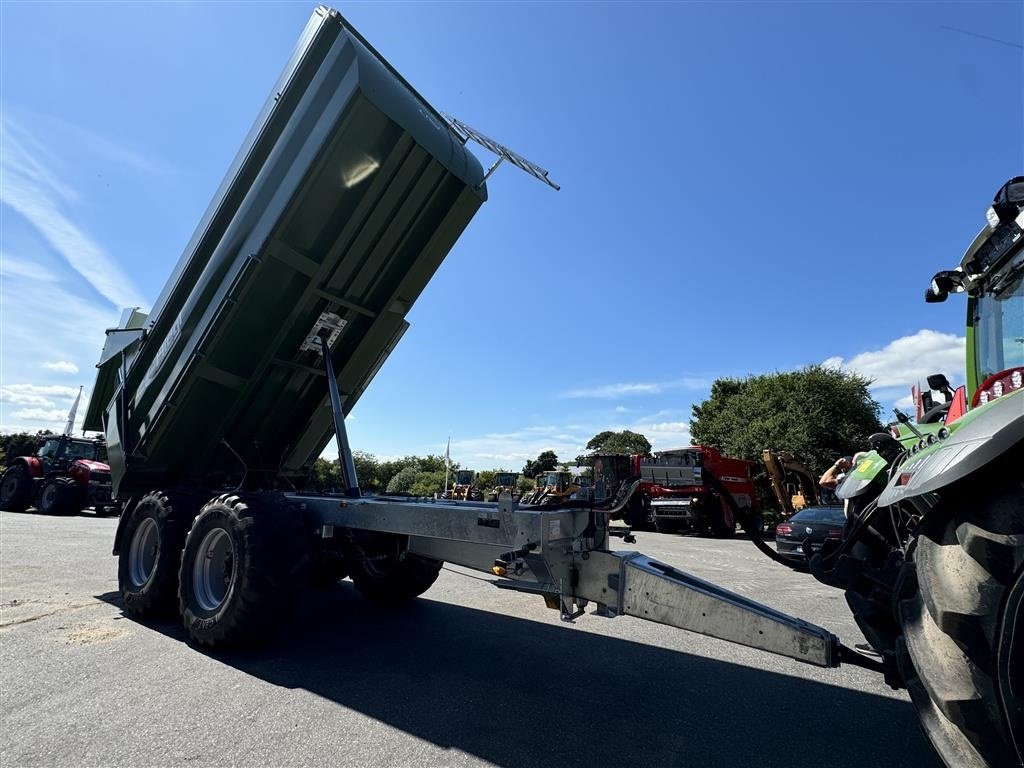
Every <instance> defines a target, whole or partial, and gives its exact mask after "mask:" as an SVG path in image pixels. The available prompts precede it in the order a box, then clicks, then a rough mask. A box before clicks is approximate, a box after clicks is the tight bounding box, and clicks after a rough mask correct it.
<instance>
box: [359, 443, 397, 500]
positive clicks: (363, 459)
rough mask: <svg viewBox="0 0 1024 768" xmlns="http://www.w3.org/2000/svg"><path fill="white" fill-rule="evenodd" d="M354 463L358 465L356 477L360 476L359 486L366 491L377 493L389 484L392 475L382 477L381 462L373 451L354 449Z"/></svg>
mask: <svg viewBox="0 0 1024 768" xmlns="http://www.w3.org/2000/svg"><path fill="white" fill-rule="evenodd" d="M352 463H353V464H355V465H356V477H357V478H359V487H360V488H362V489H363V490H364V491H370V492H373V493H377V492H379V491H383V490H384V487H385V486H386V485H387V484H388V480H390V479H391V478H390V477H386V478H382V477H381V473H380V462H379V461H377V457H376V456H374V455H373V454H372V453H367V452H366V451H353V452H352Z"/></svg>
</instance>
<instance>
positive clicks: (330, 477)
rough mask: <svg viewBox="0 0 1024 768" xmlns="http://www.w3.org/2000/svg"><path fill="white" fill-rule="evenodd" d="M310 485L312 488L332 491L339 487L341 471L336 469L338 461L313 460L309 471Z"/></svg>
mask: <svg viewBox="0 0 1024 768" xmlns="http://www.w3.org/2000/svg"><path fill="white" fill-rule="evenodd" d="M309 482H310V485H312V486H313V490H317V491H332V490H340V489H341V472H340V471H339V470H338V461H337V459H335V460H334V461H328V460H327V459H322V458H321V459H317V460H316V461H314V462H313V471H312V472H311V473H310V479H309Z"/></svg>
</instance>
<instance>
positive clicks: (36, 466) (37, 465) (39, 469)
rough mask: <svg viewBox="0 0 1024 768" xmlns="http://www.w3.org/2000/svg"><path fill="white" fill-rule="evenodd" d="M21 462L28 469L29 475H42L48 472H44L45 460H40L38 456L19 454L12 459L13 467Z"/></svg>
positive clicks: (33, 476)
mask: <svg viewBox="0 0 1024 768" xmlns="http://www.w3.org/2000/svg"><path fill="white" fill-rule="evenodd" d="M19 464H20V465H21V466H23V467H25V469H27V470H28V476H29V477H32V478H36V477H42V476H43V475H44V474H46V473H45V472H43V462H41V461H40V460H39V457H38V456H17V457H15V458H14V459H13V460H12V461H11V466H12V467H15V466H18V465H19Z"/></svg>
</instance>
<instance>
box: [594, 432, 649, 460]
mask: <svg viewBox="0 0 1024 768" xmlns="http://www.w3.org/2000/svg"><path fill="white" fill-rule="evenodd" d="M587 450H588V451H593V452H595V453H626V454H630V455H632V454H634V453H639V454H640V455H642V456H647V455H649V454H650V452H651V441H650V440H648V439H647V438H646V437H644V436H643V435H641V434H640V433H639V432H633V431H631V430H629V429H624V430H622V431H621V432H613V431H611V430H610V429H606V430H605V431H604V432H598V433H597V434H596V435H594V436H593V437H592V438H590V442H588V443H587Z"/></svg>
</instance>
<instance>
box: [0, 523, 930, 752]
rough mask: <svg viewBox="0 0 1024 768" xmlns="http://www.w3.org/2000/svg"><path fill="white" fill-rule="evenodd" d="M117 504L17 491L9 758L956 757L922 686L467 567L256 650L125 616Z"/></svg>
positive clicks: (348, 603)
mask: <svg viewBox="0 0 1024 768" xmlns="http://www.w3.org/2000/svg"><path fill="white" fill-rule="evenodd" d="M116 524H117V521H116V519H101V518H95V517H92V516H91V515H88V514H83V515H81V516H77V517H65V518H56V517H45V516H41V515H36V514H29V513H25V514H16V513H8V512H4V513H0V765H2V766H5V768H13V767H14V766H37V765H39V766H43V765H45V766H75V767H76V768H77V767H78V766H218V767H220V766H231V765H239V766H242V765H244V766H250V765H253V766H264V765H266V766H298V765H335V766H403V767H404V766H430V768H440V767H441V766H479V765H497V766H506V767H507V768H546V767H547V766H551V767H552V768H554V767H555V766H557V767H558V768H566V767H568V766H577V765H579V766H584V765H585V766H618V765H637V766H645V767H648V766H649V767H651V768H660V766H700V767H702V768H713V767H721V768H738V767H739V766H759V767H767V766H786V767H790V766H793V767H796V766H813V767H814V768H827V767H828V766H837V767H839V766H842V767H844V768H847V767H852V766H922V767H924V768H933V767H934V766H938V765H939V763H938V761H937V759H936V758H935V757H934V756H933V754H932V752H931V750H930V748H929V746H928V745H927V742H926V741H925V739H924V737H923V736H922V735H921V734H920V731H919V729H918V726H917V721H916V718H915V715H914V712H913V709H912V707H911V705H910V703H909V700H908V698H907V696H906V693H905V692H903V691H892V690H890V689H889V688H888V687H887V686H886V685H885V683H884V682H883V681H882V679H881V677H880V676H879V675H876V674H874V673H871V672H868V671H866V670H862V669H858V668H855V667H843V668H841V669H838V670H823V669H818V668H815V667H810V666H807V665H804V664H800V663H798V662H795V661H790V660H788V659H784V658H779V657H775V656H772V655H769V654H766V653H762V652H758V651H754V650H749V649H746V648H742V647H739V646H734V645H730V644H728V643H725V642H722V641H718V640H714V639H710V638H704V637H702V636H699V635H694V634H691V633H688V632H683V631H680V630H676V629H672V628H670V627H664V626H659V625H656V624H649V623H647V622H643V621H640V620H639V619H633V618H629V617H625V618H615V619H605V618H600V617H597V616H592V615H587V616H584V617H582V618H580V619H578V620H577V621H576V623H575V624H574V625H568V624H565V623H563V622H561V621H560V620H559V618H558V615H557V613H556V612H555V611H551V610H548V609H547V608H545V606H544V604H543V602H542V601H541V600H540V599H539V598H537V597H535V596H530V595H523V594H518V593H513V592H507V591H503V590H498V589H496V588H494V587H493V586H492V585H491V584H489V583H487V581H486V580H481V578H482V577H480V576H479V575H476V574H474V575H472V576H471V575H469V574H471V573H472V572H469V571H464V570H462V569H457V568H451V569H448V567H447V566H446V570H445V571H443V572H442V574H441V578H440V579H439V580H438V582H437V584H436V585H435V586H434V587H433V588H432V589H431V590H430V591H429V592H427V594H426V595H425V596H424V597H422V598H420V599H419V600H417V601H415V603H414V604H413V605H411V606H409V607H408V608H406V609H404V610H402V611H399V612H393V611H385V610H381V609H378V608H376V607H374V606H372V605H371V604H369V603H368V602H367V601H365V600H363V599H362V598H361V597H360V596H359V595H358V594H357V593H356V592H355V590H354V589H353V588H352V586H351V584H350V583H349V582H347V581H345V582H341V583H340V584H338V585H337V586H335V587H332V588H331V589H328V590H325V591H317V592H310V593H309V595H308V596H307V597H306V599H305V601H304V602H303V604H302V605H301V606H300V607H299V609H298V612H297V614H296V616H295V618H294V619H293V620H292V621H290V622H289V623H288V624H287V625H285V626H282V628H281V630H280V632H279V633H278V635H277V636H276V637H275V639H274V640H273V641H272V642H271V643H270V644H269V645H266V646H264V647H261V648H259V649H251V650H245V651H235V652H231V653H207V652H204V651H201V650H198V649H197V648H194V647H192V646H190V645H189V644H188V643H187V642H186V639H185V633H184V630H183V629H182V628H181V626H180V625H179V624H177V623H164V624H156V625H148V626H147V625H143V624H140V623H137V622H135V621H133V620H131V619H129V618H127V617H125V616H124V615H123V614H122V612H121V609H120V603H119V599H118V595H117V582H116V560H115V559H114V558H113V557H111V555H110V546H111V542H112V540H113V534H114V529H115V527H116ZM637 538H638V541H637V543H636V544H635V545H629V548H631V549H638V550H640V551H643V552H645V553H646V554H648V555H651V556H653V557H656V558H658V559H661V560H663V561H665V562H668V563H671V564H673V565H675V566H677V567H679V568H681V569H683V570H688V571H690V572H692V573H695V574H696V575H698V576H701V577H703V578H706V579H709V580H711V581H714V582H717V583H719V584H721V585H723V586H725V587H728V588H730V589H733V590H735V591H737V592H740V593H742V594H744V595H747V596H749V597H752V598H754V599H757V600H760V601H762V602H764V603H767V604H768V605H770V606H772V607H774V608H777V609H780V610H783V611H786V612H790V613H792V614H795V615H798V616H800V617H801V618H804V619H806V620H808V621H811V622H814V623H816V624H820V625H822V626H825V627H828V628H829V629H831V630H832V631H833V632H835V633H836V634H838V635H839V636H840V637H841V638H842V639H843V640H844V642H846V643H847V644H848V645H852V644H853V643H855V642H862V640H863V638H862V637H861V635H860V634H859V633H858V631H857V629H856V627H855V625H854V623H853V621H852V619H851V617H850V615H849V613H848V611H847V609H846V606H845V603H844V601H843V598H842V595H841V593H839V592H838V591H836V590H830V589H828V588H826V587H824V586H822V585H820V584H818V583H817V582H815V581H814V580H813V579H812V578H811V577H810V576H808V575H806V574H801V573H796V572H792V571H790V570H788V569H786V568H784V567H782V566H779V565H776V564H774V563H772V562H771V561H769V560H767V559H765V558H764V557H763V556H762V555H760V554H759V553H758V552H757V551H756V550H755V549H754V547H753V545H752V544H751V543H750V542H749V541H747V540H744V539H742V538H738V539H734V540H711V539H701V538H693V537H683V536H665V535H659V534H653V533H652V534H644V533H640V534H637Z"/></svg>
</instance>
